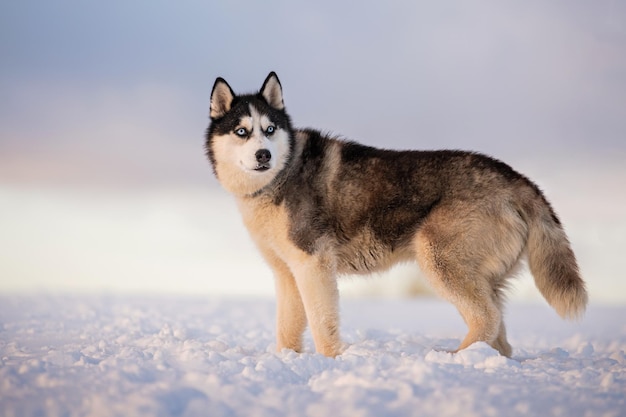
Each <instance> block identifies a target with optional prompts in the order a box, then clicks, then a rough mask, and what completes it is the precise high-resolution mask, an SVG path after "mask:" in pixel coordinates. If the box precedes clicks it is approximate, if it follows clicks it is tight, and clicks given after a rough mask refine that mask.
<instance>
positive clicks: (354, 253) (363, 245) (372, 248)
mask: <svg viewBox="0 0 626 417" xmlns="http://www.w3.org/2000/svg"><path fill="white" fill-rule="evenodd" d="M333 255H334V258H335V259H334V260H335V265H336V268H337V273H339V274H369V273H372V272H380V271H385V270H387V269H389V268H391V267H392V266H393V265H395V264H396V263H398V262H405V261H409V260H412V259H414V258H413V256H412V253H411V251H410V250H409V248H406V247H399V248H394V249H392V248H390V247H389V246H388V245H386V244H384V243H383V242H381V241H380V240H378V239H376V238H375V237H374V235H373V233H371V232H363V233H361V234H359V235H358V236H356V237H354V238H352V239H350V240H349V241H348V242H345V243H337V246H336V250H335V251H334V254H333Z"/></svg>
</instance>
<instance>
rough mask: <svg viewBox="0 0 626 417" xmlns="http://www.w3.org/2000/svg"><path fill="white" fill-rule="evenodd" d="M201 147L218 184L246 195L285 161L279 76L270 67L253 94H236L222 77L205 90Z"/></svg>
mask: <svg viewBox="0 0 626 417" xmlns="http://www.w3.org/2000/svg"><path fill="white" fill-rule="evenodd" d="M209 115H210V118H211V123H210V125H209V128H208V129H207V134H206V151H207V156H208V157H209V160H210V161H211V164H212V165H213V171H214V172H215V175H216V176H217V179H218V180H219V181H220V183H221V184H222V186H223V187H224V188H225V189H226V190H228V191H229V192H231V193H233V194H235V195H239V196H245V195H252V194H254V193H256V192H258V191H259V190H261V189H263V188H264V187H266V186H267V185H269V184H270V183H271V182H272V180H273V179H274V178H275V177H276V175H277V174H278V173H279V172H280V171H281V170H282V169H283V168H284V167H285V165H286V163H287V162H288V160H289V158H290V156H291V152H292V147H293V130H292V128H291V121H290V120H289V116H288V115H287V113H286V112H285V104H284V103H283V92H282V88H281V85H280V81H279V80H278V77H277V76H276V74H275V73H274V72H271V73H270V74H269V75H268V76H267V78H266V79H265V82H264V83H263V86H262V87H261V90H259V92H258V93H256V94H247V95H236V94H235V93H234V92H233V90H232V89H231V88H230V86H229V85H228V83H227V82H226V81H225V80H224V79H223V78H218V79H217V80H215V84H214V85H213V91H212V92H211V110H210V113H209Z"/></svg>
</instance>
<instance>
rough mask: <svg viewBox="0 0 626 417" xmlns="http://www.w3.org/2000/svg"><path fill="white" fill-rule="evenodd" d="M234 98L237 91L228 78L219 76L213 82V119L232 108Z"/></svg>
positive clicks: (210, 114)
mask: <svg viewBox="0 0 626 417" xmlns="http://www.w3.org/2000/svg"><path fill="white" fill-rule="evenodd" d="M234 98H235V93H234V92H233V90H232V89H231V88H230V86H229V85H228V83H227V82H226V80H224V79H223V78H221V77H218V78H217V79H216V80H215V84H213V91H211V110H210V112H209V116H210V117H211V119H218V118H220V117H222V116H224V115H225V114H226V112H228V110H230V106H231V104H232V103H233V99H234Z"/></svg>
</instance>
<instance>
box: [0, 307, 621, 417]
mask: <svg viewBox="0 0 626 417" xmlns="http://www.w3.org/2000/svg"><path fill="white" fill-rule="evenodd" d="M274 308H275V304H274V301H273V300H272V299H271V298H226V297H216V298H203V297H191V296H181V295H170V296H152V297H139V296H129V295H126V296H120V295H117V296H113V295H91V296H87V295H75V296H69V295H21V296H18V295H13V296H7V295H4V296H1V297H0V415H1V416H4V417H28V416H66V417H69V416H94V417H96V416H144V415H145V416H312V417H315V416H320V417H321V416H329V415H333V416H336V417H339V416H351V417H361V416H363V417H365V416H438V417H442V416H461V415H462V416H467V417H471V416H538V415H541V416H549V415H555V416H558V415H563V416H594V417H595V416H624V415H626V400H625V398H626V353H625V352H626V324H624V321H623V317H625V316H626V315H625V313H626V307H624V306H613V307H611V306H601V305H593V304H592V305H591V307H590V308H589V311H588V312H587V315H586V316H585V318H584V319H583V320H582V321H581V322H579V323H569V322H564V321H561V320H560V319H559V318H558V317H557V315H556V314H555V313H554V312H553V311H552V310H551V309H550V308H548V307H547V306H545V305H542V304H520V303H512V304H511V305H510V307H509V309H508V314H507V323H508V330H509V336H510V341H511V343H512V345H513V347H514V354H513V357H512V358H510V359H509V358H505V357H502V356H500V355H499V354H498V353H497V352H496V351H495V350H493V349H492V348H491V347H489V346H488V345H486V344H484V343H477V344H475V345H472V346H470V347H469V348H468V349H467V350H465V351H462V352H460V353H458V354H450V353H447V352H446V351H445V350H446V349H453V348H455V347H456V346H457V345H458V343H459V341H460V338H461V337H462V336H463V335H464V331H465V327H464V324H463V323H462V321H461V319H460V318H459V316H458V314H457V313H456V311H455V310H454V308H453V307H452V306H451V305H449V304H447V303H444V302H441V301H436V300H432V299H420V298H416V299H412V300H381V299H377V300H374V299H349V298H346V299H344V300H342V304H341V309H342V333H343V338H344V341H345V342H346V350H345V352H344V353H343V354H341V355H340V356H338V357H337V358H335V359H330V358H326V357H323V356H321V355H318V354H316V353H315V352H314V351H313V344H312V340H311V338H310V335H309V333H307V334H306V336H305V347H306V351H305V352H304V353H301V354H298V353H295V352H293V351H287V350H285V351H282V352H278V353H277V352H275V351H274V350H275V342H274Z"/></svg>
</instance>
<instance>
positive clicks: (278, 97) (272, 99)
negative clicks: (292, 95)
mask: <svg viewBox="0 0 626 417" xmlns="http://www.w3.org/2000/svg"><path fill="white" fill-rule="evenodd" d="M261 95H262V96H263V98H264V99H265V100H266V101H267V104H269V105H270V106H272V107H274V108H275V109H278V110H283V109H284V108H285V103H283V89H282V87H281V86H280V81H278V76H277V75H276V73H275V72H274V71H272V72H270V73H269V75H268V76H267V78H266V79H265V82H263V87H261Z"/></svg>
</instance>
